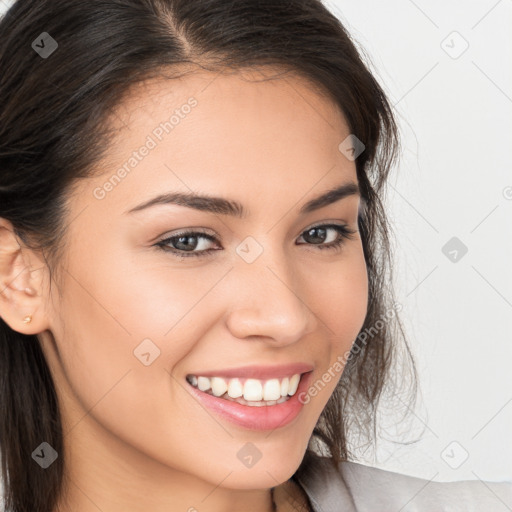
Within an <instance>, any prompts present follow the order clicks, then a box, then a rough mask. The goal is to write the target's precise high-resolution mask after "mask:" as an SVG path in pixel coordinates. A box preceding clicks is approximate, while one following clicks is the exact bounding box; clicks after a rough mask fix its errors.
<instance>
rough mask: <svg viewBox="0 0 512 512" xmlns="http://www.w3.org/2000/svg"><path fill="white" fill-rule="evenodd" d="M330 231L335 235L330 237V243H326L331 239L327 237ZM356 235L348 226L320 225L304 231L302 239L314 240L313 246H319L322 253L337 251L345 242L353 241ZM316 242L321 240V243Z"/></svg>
mask: <svg viewBox="0 0 512 512" xmlns="http://www.w3.org/2000/svg"><path fill="white" fill-rule="evenodd" d="M329 230H330V231H331V232H334V233H333V235H332V236H331V237H330V238H331V240H330V241H329V243H325V239H328V238H329V236H327V233H328V232H329ZM356 233H357V231H355V230H353V229H350V228H349V227H348V226H347V225H346V224H320V225H317V226H313V227H311V228H309V229H307V230H306V231H304V232H303V233H302V235H301V237H302V238H307V239H309V240H313V242H312V245H317V246H318V249H319V250H321V251H325V250H332V251H335V250H337V249H338V250H339V249H340V248H341V246H342V245H343V244H344V243H345V240H351V239H353V238H354V235H355V234H356ZM314 240H319V242H315V241H314Z"/></svg>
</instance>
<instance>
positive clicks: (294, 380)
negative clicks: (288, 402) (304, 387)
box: [288, 374, 300, 396]
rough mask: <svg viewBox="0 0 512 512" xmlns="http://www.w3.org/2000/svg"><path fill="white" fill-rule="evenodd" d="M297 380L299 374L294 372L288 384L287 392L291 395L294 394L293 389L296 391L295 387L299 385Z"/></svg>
mask: <svg viewBox="0 0 512 512" xmlns="http://www.w3.org/2000/svg"><path fill="white" fill-rule="evenodd" d="M299 380H300V375H298V374H295V375H294V376H293V377H292V378H291V379H290V384H289V385H288V394H289V395H290V396H291V395H294V394H295V391H297V388H298V386H299Z"/></svg>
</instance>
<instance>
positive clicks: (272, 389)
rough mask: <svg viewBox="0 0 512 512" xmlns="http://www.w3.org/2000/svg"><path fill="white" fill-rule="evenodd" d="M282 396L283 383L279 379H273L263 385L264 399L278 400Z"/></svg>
mask: <svg viewBox="0 0 512 512" xmlns="http://www.w3.org/2000/svg"><path fill="white" fill-rule="evenodd" d="M278 398H281V383H280V382H279V380H278V379H271V380H267V382H265V385H264V386H263V400H277V399H278Z"/></svg>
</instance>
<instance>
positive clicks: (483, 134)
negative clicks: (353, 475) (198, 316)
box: [324, 0, 512, 481]
mask: <svg viewBox="0 0 512 512" xmlns="http://www.w3.org/2000/svg"><path fill="white" fill-rule="evenodd" d="M324 3H325V4H326V5H327V6H328V7H329V8H330V9H331V10H332V11H333V12H334V13H335V14H336V16H337V17H338V18H339V19H340V20H341V21H342V23H343V24H344V25H345V26H346V27H347V28H348V30H349V32H350V33H351V35H352V36H353V38H354V39H355V40H356V42H357V43H358V44H360V45H362V47H363V48H364V49H365V51H366V52H367V54H368V55H369V58H370V59H371V61H372V63H373V66H374V67H373V68H372V69H373V70H374V71H375V73H376V74H377V77H378V78H379V81H380V82H381V84H382V85H383V86H384V88H385V90H386V91H387V92H388V94H389V97H390V99H391V102H392V104H393V105H394V106H395V109H396V112H397V115H398V119H399V123H400V128H401V133H402V146H403V151H402V164H401V165H400V168H399V169H397V170H395V171H394V173H393V176H392V178H391V180H390V185H389V196H388V202H387V204H388V208H389V211H390V220H391V221H392V223H393V230H394V237H395V242H396V244H395V245H396V249H395V252H396V259H395V266H394V268H395V274H396V281H397V299H398V301H399V302H400V303H401V304H402V305H403V306H404V308H403V310H402V313H401V314H402V318H403V320H404V323H405V327H406V330H407V334H408V339H409V343H410V344H411V346H412V348H413V351H414V354H415V356H416V359H417V360H418V363H419V364H418V366H419V371H420V385H421V390H422V400H421V402H422V405H421V407H418V408H417V409H416V414H418V418H417V423H418V424H419V426H422V424H425V425H424V426H422V428H424V429H425V432H424V435H423V440H422V441H420V442H419V443H416V444H413V445H409V446H403V447H401V446H400V445H398V446H397V445H392V444H390V443H384V442H383V443H382V446H381V447H380V450H379V451H378V458H377V460H376V461H375V460H373V459H372V460H371V463H372V465H375V466H378V467H382V468H385V469H389V470H393V471H397V472H401V473H407V474H411V475H415V476H420V477H422V478H428V479H431V478H433V479H434V480H439V481H448V480H465V479H478V478H481V479H483V480H490V481H493V480H496V481H500V480H509V481H512V376H511V373H512V372H511V366H512V165H511V164H512V162H511V151H510V148H511V146H512V70H511V64H510V63H511V62H512V55H511V54H512V2H510V1H504V0H502V1H499V2H497V1H496V0H490V1H483V0H482V1H471V2H468V1H465V2H461V1H459V2H442V1H439V0H436V1H430V2H427V1H415V2H413V1H411V0H387V1H386V2H377V1H373V2H369V1H361V0H358V1H357V2H356V1H350V2H349V1H342V0H332V1H326V2H324ZM453 31H456V32H458V33H459V34H460V36H462V37H463V38H464V39H465V40H466V41H467V43H468V44H469V47H468V48H467V50H466V51H465V52H464V53H462V54H461V55H460V56H458V58H452V57H451V56H449V55H448V54H447V53H446V52H445V49H444V48H446V50H447V51H449V52H452V55H453V56H454V57H455V56H457V53H455V52H458V51H460V50H461V49H463V48H464V46H463V45H462V43H463V41H462V39H457V37H458V36H454V35H451V36H450V34H451V33H452V32H453ZM448 36H450V37H448ZM447 37H448V39H447V40H446V38H447ZM443 41H445V43H442V42H443ZM506 187H510V188H506ZM504 190H505V192H504ZM507 197H508V198H509V199H507ZM454 236H455V237H457V238H459V239H460V240H461V241H462V242H463V243H464V244H465V245H466V246H467V248H468V252H467V253H466V254H465V255H464V256H463V257H462V258H460V259H458V261H457V262H452V261H451V260H450V259H448V258H447V257H446V256H445V255H444V254H443V252H442V251H441V249H442V247H443V246H444V244H445V243H446V242H448V240H450V239H451V238H452V237H454ZM452 441H456V442H457V443H459V445H460V446H459V445H451V446H450V447H449V448H448V450H447V452H444V450H445V448H446V447H447V446H448V445H450V443H451V442H452ZM464 450H465V451H464ZM465 452H467V459H466V460H465V462H463V463H462V464H460V462H462V460H463V458H464V456H465ZM442 453H444V458H443V457H442V455H441V454H442ZM447 461H449V463H448V462H447ZM459 464H460V465H459ZM454 466H458V467H456V468H454Z"/></svg>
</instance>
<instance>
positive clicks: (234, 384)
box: [228, 379, 244, 398]
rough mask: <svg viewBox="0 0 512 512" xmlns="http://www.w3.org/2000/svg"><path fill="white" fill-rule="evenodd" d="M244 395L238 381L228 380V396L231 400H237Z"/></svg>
mask: <svg viewBox="0 0 512 512" xmlns="http://www.w3.org/2000/svg"><path fill="white" fill-rule="evenodd" d="M243 394H244V388H243V386H242V383H241V382H240V379H229V384H228V395H229V396H230V397H231V398H239V397H241V396H242V395H243Z"/></svg>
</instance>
